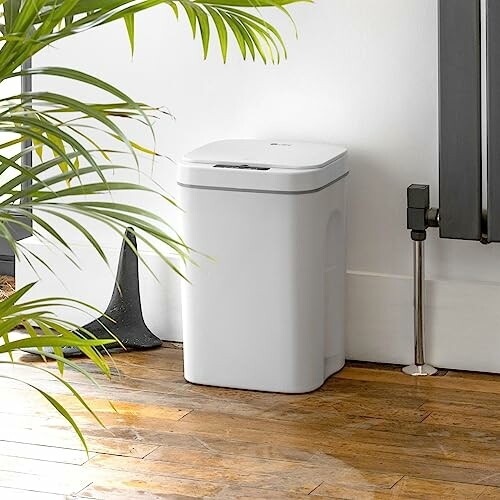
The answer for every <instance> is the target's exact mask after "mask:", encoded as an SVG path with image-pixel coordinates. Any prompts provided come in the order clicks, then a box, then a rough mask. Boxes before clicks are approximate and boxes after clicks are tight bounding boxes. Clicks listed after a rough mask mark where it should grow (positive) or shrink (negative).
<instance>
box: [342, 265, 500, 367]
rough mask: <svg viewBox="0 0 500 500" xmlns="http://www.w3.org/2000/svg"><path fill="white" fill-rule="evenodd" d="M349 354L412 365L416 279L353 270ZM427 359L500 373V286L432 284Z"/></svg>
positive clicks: (440, 364)
mask: <svg viewBox="0 0 500 500" xmlns="http://www.w3.org/2000/svg"><path fill="white" fill-rule="evenodd" d="M347 283H348V291H347V294H348V295H347V308H348V309H347V357H348V358H349V359H357V360H363V361H375V362H383V363H399V364H408V363H410V362H412V357H413V295H412V289H413V282H412V280H411V278H409V277H402V276H387V275H377V274H369V273H359V272H349V273H348V279H347ZM426 306H427V307H426V355H427V361H428V362H429V363H432V364H434V365H435V366H438V367H441V368H454V369H460V370H477V371H487V372H495V373H500V285H497V284H492V283H484V282H459V281H439V280H435V281H427V282H426Z"/></svg>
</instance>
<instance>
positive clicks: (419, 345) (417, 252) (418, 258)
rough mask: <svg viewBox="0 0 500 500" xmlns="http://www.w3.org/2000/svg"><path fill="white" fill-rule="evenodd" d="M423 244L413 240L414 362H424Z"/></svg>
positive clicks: (420, 363)
mask: <svg viewBox="0 0 500 500" xmlns="http://www.w3.org/2000/svg"><path fill="white" fill-rule="evenodd" d="M424 252H425V246H424V242H423V241H414V242H413V331H414V333H415V364H416V365H423V364H424V301H425V259H424Z"/></svg>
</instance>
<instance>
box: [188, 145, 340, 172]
mask: <svg viewBox="0 0 500 500" xmlns="http://www.w3.org/2000/svg"><path fill="white" fill-rule="evenodd" d="M346 153H347V150H346V149H345V148H343V147H341V146H335V145H333V144H326V143H313V142H280V141H275V142H273V141H259V140H225V141H217V142H212V143H210V144H207V145H205V146H202V147H201V148H198V149H195V150H194V151H191V152H190V153H188V154H187V155H186V156H185V157H184V161H185V162H189V163H203V164H218V165H251V166H256V167H271V168H283V169H297V170H308V169H317V168H321V167H324V166H326V165H329V164H330V163H332V162H334V161H335V160H337V159H339V158H341V157H342V156H344V155H345V154H346Z"/></svg>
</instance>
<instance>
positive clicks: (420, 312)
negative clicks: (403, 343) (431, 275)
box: [403, 240, 437, 376]
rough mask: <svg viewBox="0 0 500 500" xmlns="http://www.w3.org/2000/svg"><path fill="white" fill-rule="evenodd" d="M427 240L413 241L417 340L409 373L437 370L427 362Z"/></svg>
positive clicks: (414, 307) (414, 325) (427, 373)
mask: <svg viewBox="0 0 500 500" xmlns="http://www.w3.org/2000/svg"><path fill="white" fill-rule="evenodd" d="M424 313H425V242H424V240H419V241H413V331H414V342H415V363H414V364H413V365H409V366H405V367H404V368H403V372H404V373H406V374H407V375H413V376H426V375H434V374H435V373H436V372H437V370H436V368H434V367H433V366H430V365H427V364H425V348H424V334H425V314H424Z"/></svg>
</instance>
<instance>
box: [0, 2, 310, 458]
mask: <svg viewBox="0 0 500 500" xmlns="http://www.w3.org/2000/svg"><path fill="white" fill-rule="evenodd" d="M299 1H306V2H309V1H311V0H147V1H137V0H135V1H133V0H39V1H37V2H32V1H28V0H25V1H23V0H4V1H3V2H1V4H0V12H1V14H2V17H3V21H2V24H1V25H0V30H1V32H2V36H1V49H0V82H2V81H5V80H7V79H12V78H18V79H19V78H22V77H32V76H35V75H43V76H48V77H55V78H60V79H68V80H72V81H74V82H77V83H79V84H81V85H85V86H88V87H90V88H93V89H97V90H99V91H100V92H103V93H104V94H105V95H106V99H105V100H103V101H102V102H100V103H95V102H94V103H88V102H82V101H80V100H79V99H76V98H73V97H71V96H67V95H61V94H57V93H54V92H45V91H30V92H20V93H18V94H17V95H13V96H10V97H8V98H3V99H0V130H1V132H2V134H3V140H2V142H1V143H0V174H3V173H6V172H13V175H11V176H10V180H8V181H7V182H5V183H4V184H3V185H1V187H0V236H1V237H2V238H4V239H5V240H6V241H7V242H8V244H9V246H10V247H11V248H12V250H13V252H14V254H15V255H16V256H17V257H23V258H25V259H27V260H28V261H29V260H32V261H33V260H35V261H40V260H41V259H40V258H39V257H38V256H37V255H34V254H33V253H30V252H29V250H28V249H27V248H26V247H24V246H23V244H22V242H16V240H15V236H14V234H15V229H16V228H17V229H18V228H20V227H21V228H23V229H28V230H31V228H30V225H29V224H28V223H27V222H26V221H31V222H32V223H33V229H32V233H33V236H35V237H37V238H38V239H39V240H41V241H42V242H44V244H47V245H51V246H56V247H58V248H59V249H60V250H61V251H62V252H63V253H64V255H65V257H67V258H68V259H72V260H75V259H74V256H73V255H72V250H71V248H70V245H69V244H68V242H67V241H66V240H65V238H64V235H63V232H62V231H60V230H58V229H57V228H58V227H61V226H63V225H66V226H68V227H71V228H72V229H73V230H76V231H78V232H79V233H80V234H81V235H82V236H83V237H84V238H85V239H86V240H87V241H88V243H89V244H90V245H91V246H92V247H93V249H94V250H95V251H96V252H97V253H98V254H99V255H100V257H101V258H102V259H103V260H104V261H105V262H107V257H106V254H105V252H104V250H103V248H102V246H101V244H100V243H99V241H98V240H97V238H96V237H95V236H94V235H93V234H92V232H91V231H90V230H89V229H88V228H87V226H86V221H89V220H95V221H98V222H99V223H101V224H103V225H105V226H107V227H108V228H109V230H110V231H113V232H117V233H119V234H120V235H121V234H123V233H124V230H125V228H126V227H129V226H131V227H133V228H134V229H135V234H136V235H137V238H138V239H139V240H140V241H141V242H142V244H143V245H144V246H145V247H148V248H149V249H151V250H152V251H154V252H155V253H157V254H158V255H159V256H160V257H161V258H162V259H163V261H164V262H165V263H166V264H167V265H168V266H170V267H171V269H172V270H173V271H174V272H176V273H178V274H179V275H181V276H182V272H181V270H179V269H178V268H177V267H176V266H175V265H174V264H173V263H172V262H171V261H170V260H169V259H168V258H167V257H166V256H165V255H163V254H162V252H161V250H160V249H159V246H160V245H167V247H169V248H170V249H171V250H173V251H174V252H175V253H176V254H178V255H179V256H180V257H181V258H182V259H183V261H184V262H186V261H189V260H190V259H191V257H190V254H191V249H190V248H189V246H188V245H187V244H186V243H185V242H184V241H183V240H182V238H181V237H180V236H179V235H178V234H177V233H176V232H175V231H174V230H173V229H172V228H171V227H170V226H169V225H168V223H167V222H166V221H164V220H163V219H162V218H161V217H159V216H158V215H156V214H155V213H152V212H151V211H148V210H145V209H143V208H140V207H138V206H134V205H131V204H125V203H118V202H113V201H112V199H111V198H110V197H109V196H107V195H109V194H113V193H117V192H122V191H125V192H131V191H132V192H139V191H141V192H145V193H146V194H147V195H149V196H154V197H159V198H160V199H161V200H162V201H163V202H164V203H166V204H174V205H175V202H174V201H173V200H172V199H171V198H170V197H169V196H168V194H165V193H163V192H160V191H159V190H157V189H153V188H150V187H146V186H144V185H140V184H134V183H130V182H124V181H116V180H114V179H113V180H110V179H108V177H109V175H110V174H111V173H115V172H117V171H118V172H119V171H122V170H125V171H126V170H137V169H138V168H139V164H140V155H144V154H146V155H153V156H155V155H157V153H156V152H155V151H152V150H149V149H147V148H145V147H143V146H141V145H139V144H137V143H135V142H134V141H133V140H131V139H129V138H128V137H127V135H126V133H125V132H124V131H123V129H122V125H121V123H122V122H124V121H127V120H129V121H130V120H134V121H136V122H139V123H141V124H143V125H145V126H146V127H148V128H149V130H150V131H151V134H152V137H154V131H153V128H152V120H154V119H155V118H156V117H158V116H160V115H161V113H162V112H161V110H160V109H157V108H153V107H151V106H148V105H147V104H143V103H137V102H135V101H134V100H133V99H132V98H130V97H129V96H128V95H126V94H125V93H123V92H121V91H120V90H119V89H117V88H116V87H114V86H113V85H110V84H109V83H106V82H104V81H102V80H100V79H98V78H95V77H93V76H91V75H88V74H85V73H83V72H80V71H76V70H73V69H68V68H62V67H45V68H26V66H23V65H24V64H25V63H26V61H28V60H29V59H30V58H31V57H32V56H33V55H35V54H36V53H38V52H39V51H41V50H43V49H44V47H46V46H47V45H49V44H53V43H55V42H57V41H59V40H62V39H64V38H66V37H69V36H75V35H77V34H78V33H80V32H83V31H86V30H89V29H92V28H95V27H98V26H103V25H106V24H108V23H111V22H114V21H121V22H124V24H125V28H126V30H127V33H128V36H129V40H130V45H131V49H132V52H133V49H134V19H135V15H136V14H137V13H139V12H141V11H143V10H146V9H149V8H152V7H155V6H159V5H163V6H166V7H167V8H169V9H170V10H171V12H172V13H173V14H174V15H175V16H177V17H179V16H180V14H181V11H182V12H184V13H185V15H186V19H187V21H188V22H189V24H190V26H191V28H192V32H193V36H196V35H197V34H199V35H200V38H201V42H202V46H203V53H204V56H205V57H206V56H207V53H208V48H209V41H210V33H215V34H216V36H217V38H218V40H219V43H220V49H221V53H222V57H223V59H224V61H226V58H227V48H228V42H229V39H230V38H233V39H234V40H235V42H236V45H237V47H238V49H239V51H240V52H241V55H242V56H243V58H247V57H251V58H252V59H254V60H255V59H256V58H260V59H262V61H264V62H267V61H270V62H273V63H274V62H279V60H280V57H282V56H283V55H284V56H285V57H286V49H285V46H284V43H283V40H282V38H281V36H280V34H279V32H278V31H277V30H276V29H275V28H274V27H273V26H272V25H271V24H269V23H268V22H266V21H265V19H264V18H263V17H262V15H263V12H264V10H265V9H268V8H274V9H279V10H280V11H282V12H283V13H285V14H286V15H288V16H289V14H288V12H287V11H286V9H285V6H286V5H288V4H292V3H296V2H299ZM255 8H257V10H255ZM260 8H262V9H260ZM214 27H215V30H214V29H213V28H214ZM19 68H24V69H19ZM96 131H98V132H99V133H100V134H105V135H106V137H107V138H108V139H110V140H112V141H114V143H115V146H114V147H111V148H104V147H101V146H100V145H99V143H98V141H97V140H96V139H95V133H96ZM19 147H21V151H19ZM13 149H14V150H15V151H14V152H12V151H13ZM30 152H34V153H35V157H36V158H37V162H36V164H35V166H33V167H30V166H29V165H27V164H26V162H25V160H24V159H25V158H26V154H27V153H30ZM118 152H120V153H124V152H126V153H127V154H128V155H129V156H130V157H132V159H133V162H134V165H133V166H127V165H124V164H116V163H114V162H113V161H112V157H113V158H114V156H113V154H115V153H118ZM48 221H51V222H50V223H49V222H48ZM54 221H55V222H56V223H53V222H54ZM126 242H127V244H129V246H130V248H131V249H133V250H134V252H136V254H137V256H138V258H139V259H141V256H140V254H139V253H138V252H137V251H136V250H135V248H134V246H133V245H132V244H131V242H130V240H127V238H126ZM141 260H142V259H141ZM42 264H44V263H43V262H42ZM75 264H77V263H76V262H75ZM144 264H145V263H144ZM33 286H34V284H30V285H28V286H26V287H24V288H22V289H20V290H18V291H16V292H15V293H14V294H13V295H12V296H10V297H8V298H7V299H5V300H3V301H1V302H0V337H1V340H2V341H1V342H0V355H1V356H0V364H2V365H6V364H7V365H16V366H17V365H23V366H28V367H29V368H32V369H36V370H41V371H43V372H46V373H47V374H48V375H49V376H50V377H53V378H54V379H56V380H57V381H59V382H60V383H61V384H63V385H65V386H66V388H67V389H68V390H69V391H70V392H71V393H72V394H73V395H74V396H75V397H76V398H77V399H78V401H79V402H80V403H81V404H82V405H83V406H84V407H85V408H86V409H87V410H88V411H89V412H90V413H91V414H92V415H93V416H94V417H95V418H96V420H97V421H98V422H100V421H99V418H98V416H97V415H96V414H95V413H94V412H93V410H92V409H91V408H90V407H89V406H88V405H87V403H86V402H85V401H84V400H83V399H82V398H81V397H80V395H79V394H78V392H77V391H76V390H75V388H74V387H72V386H71V385H70V384H69V383H67V382H66V381H65V380H64V378H63V375H64V368H65V367H70V368H72V369H74V370H77V371H79V372H81V373H82V374H83V375H84V376H86V377H87V378H89V379H90V380H92V381H94V382H95V380H94V379H93V377H92V375H91V374H90V373H89V372H88V371H86V370H84V369H83V368H82V367H81V366H79V365H78V364H75V363H74V362H72V361H70V360H68V359H67V358H66V357H65V356H64V352H63V347H68V346H71V347H74V348H78V349H79V350H80V351H81V352H82V354H83V355H85V356H87V357H88V358H89V359H90V360H91V361H92V362H93V363H94V364H95V365H96V366H97V367H98V369H99V370H100V371H101V372H102V373H103V374H104V375H106V376H107V377H110V375H111V370H110V367H109V365H108V359H107V357H108V355H109V353H108V352H107V350H106V345H108V344H112V343H114V342H115V339H114V338H112V337H113V335H112V328H110V330H111V331H110V332H109V333H110V337H111V338H110V339H107V340H103V339H97V338H95V337H94V336H93V335H92V333H91V332H90V331H86V330H85V329H78V325H75V324H72V323H70V322H68V321H65V320H64V318H60V317H56V316H55V315H54V314H53V313H52V312H51V311H52V310H53V308H54V307H60V306H65V307H68V308H83V309H85V310H87V311H88V312H90V313H93V315H94V316H98V315H99V314H100V313H99V312H98V311H97V310H95V309H94V308H92V306H91V305H89V304H84V303H81V302H78V301H76V300H71V299H67V298H60V297H56V298H46V299H38V300H28V299H27V298H26V294H28V292H29V290H30V289H31V288H32V287H33ZM111 320H112V318H111ZM18 325H22V326H23V327H24V329H25V334H24V335H23V336H22V338H16V339H13V338H12V339H11V338H10V337H9V334H10V332H12V330H13V329H15V328H16V326H18ZM46 347H51V348H52V350H51V352H48V353H46V354H44V356H45V357H46V359H47V358H50V359H51V360H53V361H55V362H57V365H58V368H59V374H58V373H56V372H54V371H51V370H48V369H46V368H44V367H40V366H30V365H24V364H23V363H21V362H19V361H17V360H16V358H15V357H14V355H13V352H14V351H16V350H17V349H21V348H36V349H39V350H43V349H44V348H46ZM44 352H45V351H44ZM6 356H8V357H6ZM27 369H28V368H27ZM6 373H7V372H4V373H0V377H1V378H2V379H4V383H5V384H6V385H9V384H10V383H11V382H13V383H17V382H24V383H26V384H28V385H29V386H31V387H32V388H33V389H34V390H36V391H38V392H39V393H40V394H42V395H43V397H44V398H45V399H46V400H48V401H49V403H50V404H51V405H52V406H53V407H54V408H55V409H56V410H57V411H58V412H59V413H60V414H61V415H62V416H63V417H64V418H65V419H66V420H67V421H68V422H69V423H70V424H71V426H73V428H74V430H75V431H76V433H77V434H78V436H79V437H80V439H81V440H82V443H83V445H84V446H85V449H87V447H86V444H85V440H84V437H83V435H82V434H81V432H80V429H79V428H78V426H77V424H76V422H75V421H74V420H73V418H72V417H71V415H70V414H69V413H68V412H67V410H66V409H65V408H64V406H63V405H62V404H60V403H59V402H58V401H57V399H55V398H54V397H53V396H51V395H50V394H48V393H46V392H45V391H43V390H42V389H40V388H37V387H36V385H34V384H33V383H32V382H31V381H30V380H31V379H28V380H23V379H22V378H20V377H19V376H18V375H15V376H14V375H12V374H6ZM16 373H17V372H16Z"/></svg>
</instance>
